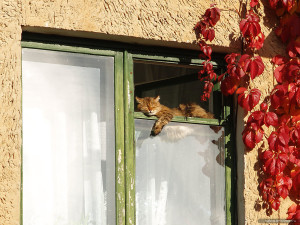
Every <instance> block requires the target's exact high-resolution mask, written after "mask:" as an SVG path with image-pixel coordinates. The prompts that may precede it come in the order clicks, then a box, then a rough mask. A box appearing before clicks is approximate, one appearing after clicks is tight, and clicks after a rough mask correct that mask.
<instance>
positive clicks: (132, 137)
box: [22, 34, 235, 225]
mask: <svg viewBox="0 0 300 225" xmlns="http://www.w3.org/2000/svg"><path fill="white" fill-rule="evenodd" d="M40 38H42V39H43V40H44V42H41V41H40ZM49 40H51V43H52V42H55V41H57V42H58V43H59V44H56V45H54V44H49V43H47V41H49ZM62 40H63V41H62ZM84 42H86V40H77V39H74V40H72V41H69V40H67V39H62V38H61V37H58V38H56V37H48V36H41V35H39V36H35V35H33V36H32V35H30V34H25V35H24V40H23V42H22V46H23V53H22V57H23V58H22V77H23V84H22V85H23V153H22V154H23V164H22V168H23V177H22V180H23V184H22V185H23V192H22V196H23V197H22V198H23V203H22V204H23V207H22V212H23V216H22V222H23V224H117V225H120V224H136V225H156V224H164V225H169V224H171V225H176V224H189V225H193V224H199V223H203V224H234V204H233V203H234V195H233V194H232V193H234V185H233V184H234V179H235V178H234V154H233V148H232V146H231V143H232V141H233V140H232V136H231V134H232V131H231V129H230V126H228V124H229V121H230V116H231V114H230V110H231V108H230V104H229V101H228V99H225V98H224V99H223V98H222V96H221V95H220V92H219V91H218V90H219V87H218V86H217V85H215V88H214V90H215V91H214V93H213V95H212V97H211V98H210V100H209V101H208V102H201V101H200V92H201V90H202V89H203V83H202V82H200V81H199V80H198V79H197V73H198V71H199V69H200V68H201V63H202V61H201V60H198V59H197V57H196V56H197V53H196V52H190V51H187V52H185V51H180V52H178V51H172V50H169V49H163V48H159V49H158V50H156V49H153V48H149V49H147V48H143V51H141V50H140V48H139V47H137V46H129V45H128V46H124V45H120V44H116V43H107V42H106V43H104V45H102V43H99V42H98V41H92V40H89V41H88V43H89V45H90V46H89V47H86V46H84V45H82V43H84ZM108 46H112V47H111V48H109V47H108ZM124 49H125V50H124ZM214 67H215V70H216V71H219V72H220V70H221V67H220V65H219V64H218V63H217V60H216V61H215V62H214ZM135 95H136V96H139V97H145V96H157V95H160V96H161V103H162V104H165V105H167V106H168V107H176V106H178V104H179V103H185V102H197V103H199V104H201V106H202V107H203V108H205V109H206V110H208V111H210V112H213V113H214V114H215V117H216V119H202V118H183V117H175V118H174V119H173V120H172V121H171V122H170V123H169V124H168V125H167V126H165V127H164V129H163V130H162V132H161V134H159V135H158V136H156V137H151V136H150V131H151V128H152V125H153V123H154V122H155V120H156V118H153V117H146V116H144V115H143V114H142V113H140V112H136V111H135V103H134V96H135ZM45 218H46V219H45ZM45 220H46V221H47V222H46V223H45Z"/></svg>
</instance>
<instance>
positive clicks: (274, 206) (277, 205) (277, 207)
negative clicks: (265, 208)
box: [271, 199, 280, 211]
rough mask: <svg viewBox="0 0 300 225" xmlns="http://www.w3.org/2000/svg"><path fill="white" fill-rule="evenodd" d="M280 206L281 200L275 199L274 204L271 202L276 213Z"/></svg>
mask: <svg viewBox="0 0 300 225" xmlns="http://www.w3.org/2000/svg"><path fill="white" fill-rule="evenodd" d="M279 206H280V201H279V199H274V200H273V201H272V202H271V207H272V208H273V209H275V210H276V211H277V210H278V209H279Z"/></svg>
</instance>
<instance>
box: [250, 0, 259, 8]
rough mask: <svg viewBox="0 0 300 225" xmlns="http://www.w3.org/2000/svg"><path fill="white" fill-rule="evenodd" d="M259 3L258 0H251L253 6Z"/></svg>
mask: <svg viewBox="0 0 300 225" xmlns="http://www.w3.org/2000/svg"><path fill="white" fill-rule="evenodd" d="M257 4H258V0H251V2H250V6H251V7H252V8H253V7H255V6H256V5H257Z"/></svg>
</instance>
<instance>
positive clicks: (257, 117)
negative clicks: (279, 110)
mask: <svg viewBox="0 0 300 225" xmlns="http://www.w3.org/2000/svg"><path fill="white" fill-rule="evenodd" d="M264 117H265V113H263V112H262V111H255V112H253V113H251V115H250V116H249V118H248V120H247V124H251V123H256V124H257V125H258V126H260V127H261V126H262V125H264Z"/></svg>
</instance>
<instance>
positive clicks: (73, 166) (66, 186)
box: [22, 49, 115, 225]
mask: <svg viewBox="0 0 300 225" xmlns="http://www.w3.org/2000/svg"><path fill="white" fill-rule="evenodd" d="M22 59H23V62H22V76H23V81H22V82H23V223H24V225H26V224H30V225H32V224H37V225H41V224H43V225H48V224H49V225H50V224H51V225H53V224H60V225H61V224H103V225H104V224H114V223H115V175H114V174H115V169H114V168H115V164H114V162H115V153H114V152H115V145H114V143H115V137H114V133H115V130H114V59H113V58H112V57H102V56H92V55H85V54H76V53H65V52H55V51H46V50H35V49H23V52H22Z"/></svg>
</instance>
